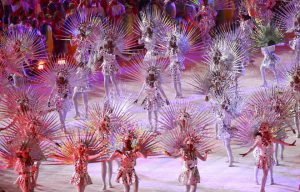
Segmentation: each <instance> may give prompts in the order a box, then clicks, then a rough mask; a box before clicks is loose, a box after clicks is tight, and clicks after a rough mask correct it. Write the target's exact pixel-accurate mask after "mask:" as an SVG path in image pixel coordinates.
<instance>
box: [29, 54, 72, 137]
mask: <svg viewBox="0 0 300 192" xmlns="http://www.w3.org/2000/svg"><path fill="white" fill-rule="evenodd" d="M47 64H48V65H49V67H47V69H45V70H40V71H38V72H37V73H38V75H37V78H36V79H35V81H36V83H37V84H38V87H39V88H40V89H42V91H43V92H46V93H47V91H50V90H51V93H50V96H49V99H48V107H49V109H51V110H56V111H57V113H58V115H59V120H60V123H61V129H62V130H63V131H64V132H66V131H67V130H66V126H65V120H66V116H67V113H68V111H70V110H71V106H72V102H71V97H72V91H73V87H74V86H75V85H76V84H77V81H78V79H77V78H76V76H75V75H73V74H75V73H76V70H77V65H76V61H75V60H74V59H73V58H71V57H67V56H61V57H51V58H49V63H47Z"/></svg>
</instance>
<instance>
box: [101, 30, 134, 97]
mask: <svg viewBox="0 0 300 192" xmlns="http://www.w3.org/2000/svg"><path fill="white" fill-rule="evenodd" d="M114 41H115V40H114V39H113V37H112V36H110V35H108V36H106V38H105V43H104V45H103V47H101V48H100V49H99V51H98V55H97V60H98V61H99V60H101V58H102V59H103V63H102V64H101V68H102V73H103V76H104V88H105V97H106V98H109V96H110V94H109V91H110V80H111V82H112V84H113V86H114V88H115V90H116V93H117V95H118V96H120V90H119V87H118V84H117V79H116V74H117V72H118V71H119V70H120V69H121V67H120V65H119V63H118V61H117V56H119V57H121V58H122V59H124V60H126V61H128V60H130V58H129V57H126V56H124V55H123V54H122V53H121V51H120V50H119V49H118V47H117V45H116V44H115V42H114Z"/></svg>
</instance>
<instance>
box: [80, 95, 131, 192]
mask: <svg viewBox="0 0 300 192" xmlns="http://www.w3.org/2000/svg"><path fill="white" fill-rule="evenodd" d="M132 103H133V102H132V100H131V99H129V98H128V99H120V100H118V101H117V100H110V101H109V100H106V101H105V103H104V106H103V108H101V107H100V106H99V105H93V106H92V107H91V110H90V111H89V116H90V118H89V120H88V121H87V122H85V123H84V125H85V127H88V128H89V129H90V130H91V131H94V132H95V131H96V132H98V134H99V137H101V138H104V139H106V140H107V142H109V139H110V137H111V135H112V133H114V132H118V131H120V130H122V128H123V127H126V125H128V124H129V123H130V122H132V121H133V115H132V114H131V113H129V110H130V108H131V106H132ZM112 172H113V162H112V161H109V160H105V161H103V162H101V178H102V183H103V187H102V190H103V191H104V190H106V189H107V187H106V186H107V183H106V177H108V186H109V187H110V188H112V187H113V186H112V182H111V178H112Z"/></svg>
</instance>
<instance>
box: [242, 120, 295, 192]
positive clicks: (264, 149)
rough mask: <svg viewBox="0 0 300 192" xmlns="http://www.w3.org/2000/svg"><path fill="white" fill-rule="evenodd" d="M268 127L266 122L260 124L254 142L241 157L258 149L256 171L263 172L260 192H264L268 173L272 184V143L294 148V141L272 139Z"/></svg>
mask: <svg viewBox="0 0 300 192" xmlns="http://www.w3.org/2000/svg"><path fill="white" fill-rule="evenodd" d="M269 129H270V125H269V124H268V123H266V122H263V123H261V124H260V127H259V130H258V132H257V133H256V134H255V142H254V144H253V145H252V147H251V148H250V149H249V150H248V151H247V152H246V153H243V154H240V155H241V156H243V157H245V156H246V155H248V154H249V153H250V152H252V151H253V150H254V149H255V148H256V147H257V148H258V149H259V158H258V161H257V163H256V169H262V170H263V177H262V183H261V188H260V192H265V186H266V182H267V177H268V172H269V171H270V174H271V184H274V178H273V143H279V144H282V145H286V146H295V143H296V141H294V142H293V143H291V144H289V143H285V142H283V141H280V140H277V139H274V138H273V137H272V134H271V133H270V130H269Z"/></svg>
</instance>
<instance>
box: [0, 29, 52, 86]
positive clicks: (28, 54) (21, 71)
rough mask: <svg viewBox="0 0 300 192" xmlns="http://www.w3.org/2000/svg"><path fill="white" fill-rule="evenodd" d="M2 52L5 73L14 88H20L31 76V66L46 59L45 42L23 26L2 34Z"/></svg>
mask: <svg viewBox="0 0 300 192" xmlns="http://www.w3.org/2000/svg"><path fill="white" fill-rule="evenodd" d="M1 44H2V46H1V48H0V49H2V52H3V53H4V55H5V59H6V62H5V63H6V64H5V63H4V64H5V71H6V72H7V73H8V74H11V76H12V79H13V84H14V86H15V87H21V86H23V85H24V83H25V81H27V80H28V78H30V76H31V75H32V74H31V72H32V69H31V68H32V66H33V65H35V64H36V62H39V61H43V60H46V59H47V51H46V45H45V40H44V39H42V38H41V36H39V35H38V34H37V33H35V32H34V31H33V30H30V29H28V28H27V27H26V26H24V25H20V26H19V27H16V28H11V29H9V30H8V31H7V32H6V33H4V35H3V38H2V42H1Z"/></svg>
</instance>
